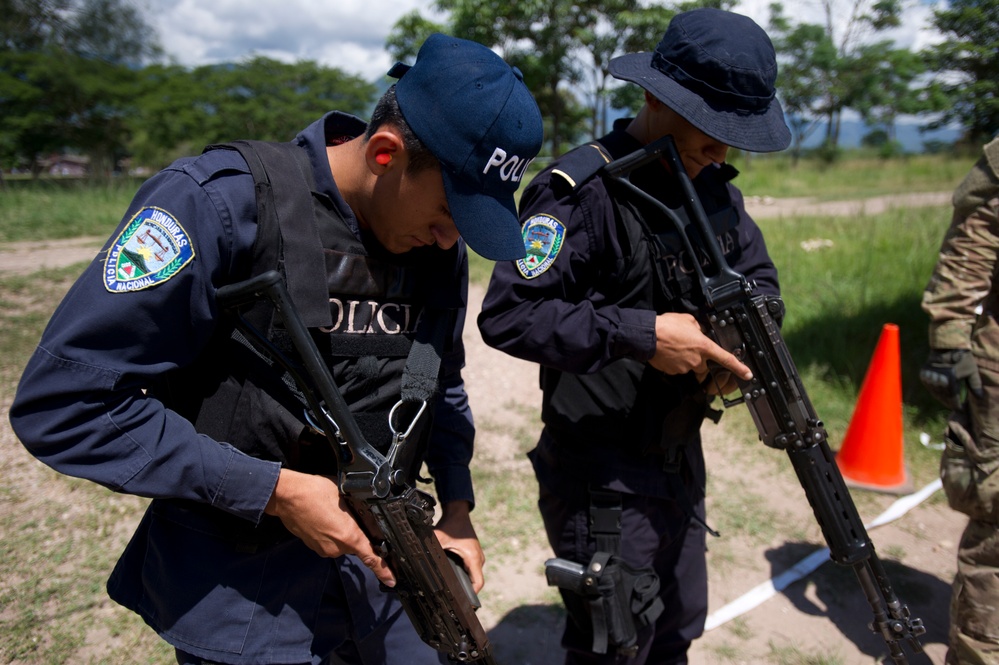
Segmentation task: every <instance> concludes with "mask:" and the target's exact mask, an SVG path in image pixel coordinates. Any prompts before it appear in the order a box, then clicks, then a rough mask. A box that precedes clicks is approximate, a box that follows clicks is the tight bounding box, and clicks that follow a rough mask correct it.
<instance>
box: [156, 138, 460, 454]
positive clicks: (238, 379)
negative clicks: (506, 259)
mask: <svg viewBox="0 0 999 665" xmlns="http://www.w3.org/2000/svg"><path fill="white" fill-rule="evenodd" d="M209 149H234V150H238V151H239V152H240V153H241V154H242V155H243V157H244V159H246V161H247V164H248V165H249V167H250V170H251V173H252V174H253V177H254V183H255V188H256V196H257V208H258V218H257V236H256V240H255V244H254V257H253V267H252V272H251V275H249V276H254V275H257V274H260V273H263V272H266V271H268V270H273V269H277V270H279V271H280V272H281V273H282V275H283V276H284V278H285V281H286V284H287V287H288V291H289V294H290V295H291V298H292V301H293V302H294V304H295V307H296V309H298V310H299V313H300V314H301V315H302V317H303V319H304V321H305V324H306V326H307V327H308V328H309V330H310V332H311V333H312V337H313V339H314V340H315V342H316V345H317V347H318V348H319V350H320V353H321V354H322V356H323V358H324V359H325V361H326V364H327V365H328V366H329V367H330V369H331V371H332V374H333V377H334V380H335V382H336V384H337V386H338V388H339V389H340V392H341V393H342V394H343V397H344V400H345V401H346V402H347V404H348V406H349V407H350V410H351V412H352V413H353V414H354V416H355V418H356V419H357V421H358V425H359V427H360V429H361V431H362V433H363V434H364V435H365V438H367V440H368V441H369V442H370V443H371V444H373V445H374V446H375V447H377V448H379V449H381V450H382V451H384V450H385V448H386V447H387V446H388V444H389V442H390V441H391V433H390V429H389V424H388V415H389V411H390V410H391V408H392V407H393V405H395V404H396V403H397V402H398V401H399V399H400V391H401V377H402V375H403V369H404V366H405V364H406V360H407V356H408V355H409V352H410V349H411V347H412V345H413V340H414V338H415V336H416V335H417V331H418V330H421V331H425V328H420V327H419V326H420V322H421V321H422V320H425V319H427V318H434V319H435V320H437V319H439V318H440V317H444V318H446V320H447V322H446V324H445V325H446V326H447V330H448V331H450V330H451V326H452V324H453V317H454V313H455V311H456V309H457V307H459V306H460V303H458V302H449V301H447V300H445V296H443V295H441V292H442V291H445V289H442V288H441V285H447V284H454V283H455V281H456V280H458V279H460V264H459V252H458V248H457V247H454V248H452V249H451V250H447V251H445V250H441V249H439V248H437V247H425V248H419V249H415V250H413V251H411V252H408V253H407V254H406V255H404V256H395V255H389V254H387V253H384V252H381V253H379V251H378V249H370V248H369V247H368V246H367V245H366V244H365V243H364V242H362V240H359V239H358V238H357V237H356V236H355V235H354V233H353V231H352V230H351V229H350V227H349V226H348V225H347V223H346V222H345V221H344V220H343V219H342V218H341V217H340V216H339V214H338V212H337V210H336V207H335V206H334V205H333V202H332V201H331V200H330V199H329V197H327V196H326V195H324V194H322V193H319V192H316V191H315V185H314V179H313V175H312V168H311V165H310V163H309V160H308V157H307V155H306V153H305V151H304V150H303V149H302V148H300V147H298V146H296V145H294V144H292V143H263V142H249V141H247V142H243V141H240V142H234V143H232V144H228V145H223V146H212V147H210V148H209ZM372 246H373V247H377V244H376V243H374V242H373V241H372ZM431 315H433V316H432V317H431ZM245 318H246V319H247V320H248V321H249V322H250V323H252V324H253V325H254V327H256V328H257V329H258V330H260V331H265V333H266V335H267V337H268V339H269V340H270V341H271V342H272V343H274V344H275V345H276V346H277V347H278V348H279V349H281V350H282V351H284V352H285V353H286V354H288V355H289V356H291V357H292V358H293V359H294V358H295V357H296V356H297V354H295V352H294V349H293V348H292V347H291V344H290V341H289V339H288V336H287V334H286V333H285V332H284V330H283V328H282V326H281V324H280V319H279V318H278V317H276V316H275V314H274V312H273V308H272V307H271V306H270V304H269V303H266V302H260V303H258V304H257V305H256V306H254V307H253V308H252V309H250V310H249V312H248V313H247V314H246V316H245ZM156 394H157V396H158V397H160V398H161V399H162V400H163V401H164V402H165V403H166V404H167V406H169V407H170V408H173V409H175V410H177V411H179V412H180V413H181V415H183V416H185V417H187V418H188V419H190V420H191V421H192V422H194V424H195V427H196V428H197V430H198V431H199V432H201V433H203V434H206V435H208V436H210V437H212V438H214V439H216V440H218V441H223V442H227V443H230V444H232V445H233V446H235V447H236V448H238V449H240V450H242V451H243V452H246V453H247V454H250V455H252V456H254V457H259V458H263V459H269V460H277V461H280V462H281V463H282V464H283V465H285V466H288V467H290V468H296V469H300V470H305V471H309V472H312V473H321V472H332V471H334V470H335V461H334V459H333V457H332V455H331V454H330V449H329V446H328V445H326V442H325V440H324V439H323V438H322V437H318V436H313V435H310V428H309V427H308V426H307V424H306V423H307V420H306V415H305V410H306V406H305V402H304V400H303V399H302V397H301V395H300V393H299V391H298V388H297V387H296V386H295V385H294V384H293V382H292V381H291V380H290V377H288V376H287V375H285V374H284V373H283V372H282V371H279V370H278V369H277V368H276V367H274V366H273V364H272V362H271V360H270V359H267V358H263V357H261V355H260V354H259V353H257V352H256V351H254V350H253V349H252V348H250V346H249V345H248V344H247V343H246V341H245V340H243V339H242V337H241V335H240V334H239V333H238V332H235V331H234V329H233V326H232V324H231V322H230V321H228V320H226V319H223V321H222V324H221V325H220V326H219V329H218V331H217V333H216V335H215V336H214V338H213V340H212V342H211V343H210V345H209V347H208V349H206V351H205V352H204V353H203V354H202V356H201V357H200V358H199V360H198V361H197V362H195V363H193V365H192V366H191V367H190V368H186V369H184V370H181V371H178V372H175V373H173V374H171V375H170V376H169V377H167V379H166V380H165V381H164V382H163V385H161V386H158V387H157V390H156ZM428 412H432V408H431V409H428ZM428 429H429V427H427V428H425V430H428ZM316 444H318V445H316Z"/></svg>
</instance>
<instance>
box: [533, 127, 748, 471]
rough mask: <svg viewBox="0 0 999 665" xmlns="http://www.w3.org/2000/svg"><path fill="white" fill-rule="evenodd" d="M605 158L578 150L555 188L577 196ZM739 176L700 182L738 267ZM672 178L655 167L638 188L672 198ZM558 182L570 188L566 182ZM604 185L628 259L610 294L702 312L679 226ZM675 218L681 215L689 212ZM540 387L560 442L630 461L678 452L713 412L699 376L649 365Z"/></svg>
mask: <svg viewBox="0 0 999 665" xmlns="http://www.w3.org/2000/svg"><path fill="white" fill-rule="evenodd" d="M611 136H612V137H613V135H611ZM608 161H610V156H609V154H608V152H607V150H606V149H605V147H604V146H599V145H596V144H590V145H586V146H581V147H579V148H576V149H575V150H573V151H572V152H570V153H568V154H566V155H565V156H563V157H562V158H561V159H560V160H559V164H558V166H557V169H556V172H555V174H554V175H553V177H552V185H551V186H552V187H553V188H555V187H560V186H568V187H571V189H572V195H575V193H576V192H578V191H579V190H580V189H581V188H582V187H583V186H584V185H585V184H586V183H587V181H589V180H590V179H591V178H593V177H599V176H598V173H599V170H600V168H601V167H602V166H603V165H604V164H606V163H608ZM734 175H735V170H734V169H732V168H731V167H724V166H723V167H722V168H721V169H717V170H714V171H711V172H708V173H706V174H705V176H706V177H704V178H699V179H698V183H696V186H697V190H698V193H699V195H700V198H701V201H702V203H703V205H704V207H705V210H706V212H707V214H708V216H709V218H710V221H711V225H712V227H713V228H714V230H715V232H716V234H717V235H718V238H719V240H720V241H721V243H722V248H723V250H724V252H725V254H726V257H727V258H728V260H729V262H730V264H732V265H735V264H736V262H737V261H738V258H739V255H740V253H741V247H740V245H739V242H738V228H737V227H738V214H737V212H736V211H735V209H734V208H733V206H732V201H731V198H730V196H729V194H728V189H727V187H726V186H725V183H726V182H727V181H728V180H730V179H731V178H732V177H734ZM666 177H668V176H667V174H666V173H665V172H664V171H663V169H662V167H661V166H660V165H658V164H653V165H650V166H649V167H646V168H643V169H638V170H636V172H634V173H633V174H632V182H633V183H634V184H636V185H637V186H639V187H641V188H642V189H644V190H645V191H648V192H656V193H659V194H660V196H662V195H665V196H669V195H670V194H671V193H672V190H677V189H678V187H670V186H669V185H668V184H663V183H662V181H663V179H664V178H666ZM559 178H561V179H564V181H565V182H564V183H559V182H558V179H559ZM603 184H604V186H605V187H606V189H607V194H608V195H609V196H610V197H611V198H612V199H613V202H614V206H615V211H616V217H617V219H618V220H619V227H618V233H619V234H620V238H621V239H620V246H621V247H622V249H623V251H624V252H625V253H626V255H625V256H623V257H622V259H623V265H624V266H625V267H624V272H623V275H622V277H621V278H620V280H619V281H618V282H617V283H615V284H613V285H608V286H607V287H606V288H613V289H615V290H616V293H615V294H614V295H615V299H614V300H615V302H616V303H617V304H618V305H620V306H622V307H628V308H637V309H651V310H654V311H655V312H656V313H663V312H670V311H673V312H690V313H695V312H696V310H697V307H698V304H699V303H700V302H701V294H700V286H699V284H698V283H697V281H696V273H694V270H693V264H692V263H691V261H692V260H694V259H693V257H690V256H689V253H688V252H687V251H685V250H684V249H683V244H682V242H681V239H680V237H679V236H678V235H677V231H676V229H675V228H674V226H673V224H672V223H671V222H670V221H669V220H668V219H665V218H664V217H663V214H662V213H661V212H660V211H658V210H656V209H654V208H653V207H652V206H651V205H649V204H648V203H647V202H644V201H640V200H636V199H637V197H636V196H634V195H633V194H630V193H629V192H628V191H627V190H625V189H624V187H623V186H621V185H619V184H617V183H615V182H614V181H613V180H612V179H609V178H605V179H604V180H603ZM664 202H665V203H666V204H667V205H668V206H669V207H670V208H673V209H678V208H679V202H678V201H676V202H673V201H669V200H665V201H664ZM677 212H678V214H680V215H683V214H684V213H683V211H682V210H677ZM694 244H695V247H696V246H697V243H696V242H695V243H694ZM696 260H699V261H702V263H703V261H704V260H705V257H704V255H703V254H700V255H699V256H698V257H696ZM541 385H542V390H543V391H544V393H545V400H544V407H543V413H542V419H543V420H544V422H545V425H546V426H547V427H548V428H549V429H550V430H551V432H552V433H553V434H554V435H555V437H556V438H557V439H558V440H561V441H567V442H568V441H574V442H576V444H574V445H578V444H582V445H583V446H586V445H589V446H590V447H593V448H595V449H596V448H599V447H602V446H606V445H608V443H610V444H611V445H613V446H615V447H616V448H617V449H618V450H620V451H622V452H626V451H628V452H630V453H632V454H667V455H671V454H672V453H673V452H674V451H675V450H676V448H677V447H679V446H683V445H686V444H690V443H695V442H696V441H698V440H699V431H700V427H701V423H702V422H703V420H704V417H705V415H706V413H707V412H708V405H707V397H706V395H705V393H704V391H703V390H702V389H701V388H700V387H699V386H698V385H697V381H696V379H695V378H694V376H693V374H692V373H689V374H686V375H681V376H671V375H666V374H663V373H662V372H660V371H658V370H656V369H654V368H653V367H651V366H650V365H648V364H647V363H643V362H639V361H636V360H632V359H628V358H623V359H619V360H616V361H614V362H612V363H610V364H609V365H607V366H606V367H604V368H603V369H601V370H600V371H598V372H595V373H592V374H585V375H577V374H569V373H564V372H560V371H558V370H556V369H552V368H547V367H543V368H542V369H541Z"/></svg>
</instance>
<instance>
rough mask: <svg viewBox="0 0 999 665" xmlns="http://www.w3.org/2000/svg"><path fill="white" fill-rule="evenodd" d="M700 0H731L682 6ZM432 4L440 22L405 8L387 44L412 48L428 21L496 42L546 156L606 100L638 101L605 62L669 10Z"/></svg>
mask: <svg viewBox="0 0 999 665" xmlns="http://www.w3.org/2000/svg"><path fill="white" fill-rule="evenodd" d="M705 4H708V5H712V6H723V5H724V6H730V5H731V0H707V1H706V2H704V1H701V2H692V3H687V4H686V5H684V8H686V7H687V6H702V5H705ZM434 9H436V10H437V11H440V12H444V13H446V14H447V16H448V25H447V26H446V27H445V26H439V25H436V24H432V23H430V22H428V21H426V20H425V19H422V18H421V17H420V16H419V14H418V13H411V14H407V15H406V16H405V17H403V19H401V20H400V21H399V22H398V23H397V24H396V25H395V27H394V28H393V32H392V35H391V37H390V40H389V49H390V51H391V52H392V53H393V54H394V55H396V56H397V57H398V56H400V55H410V56H411V55H414V54H415V50H416V48H415V45H416V44H418V43H422V40H423V39H425V38H426V35H427V34H428V33H429V31H431V29H442V30H444V31H445V32H450V33H451V34H454V35H457V36H459V37H463V38H465V39H471V40H473V41H477V42H479V43H481V44H486V45H487V46H490V47H492V48H496V49H497V50H499V51H500V52H501V53H502V54H503V56H504V58H506V59H507V60H508V61H509V62H511V63H512V64H514V65H516V66H517V67H519V68H520V70H521V71H522V72H523V74H524V81H525V83H526V84H527V86H528V87H529V88H530V89H531V91H532V92H533V93H534V97H535V99H536V100H537V102H538V106H539V107H540V109H541V114H542V117H543V118H544V119H545V134H546V137H547V141H548V145H549V151H550V153H551V154H552V155H553V156H557V155H559V154H560V153H561V152H562V150H563V149H565V148H566V147H568V146H571V145H573V144H575V143H577V142H578V140H579V137H580V136H581V135H582V134H583V133H584V132H587V133H589V134H590V135H591V136H598V135H600V134H602V133H604V132H605V131H606V129H607V121H608V118H609V112H610V108H611V107H618V108H630V107H632V106H633V105H637V104H638V103H639V100H640V99H641V90H637V86H612V85H611V83H612V78H611V77H610V74H609V69H608V66H609V62H610V60H611V58H613V57H615V56H616V55H619V54H620V53H622V52H629V51H648V50H651V49H652V48H654V47H655V44H656V43H657V42H658V41H659V38H660V37H661V36H662V33H663V31H664V30H665V27H666V24H667V23H668V20H669V18H670V17H671V16H672V14H673V13H674V10H672V9H666V8H664V7H663V6H660V5H652V6H648V3H645V2H641V0H575V1H574V0H517V1H514V0H437V1H436V2H435V3H434ZM630 89H636V90H630ZM581 100H582V101H581Z"/></svg>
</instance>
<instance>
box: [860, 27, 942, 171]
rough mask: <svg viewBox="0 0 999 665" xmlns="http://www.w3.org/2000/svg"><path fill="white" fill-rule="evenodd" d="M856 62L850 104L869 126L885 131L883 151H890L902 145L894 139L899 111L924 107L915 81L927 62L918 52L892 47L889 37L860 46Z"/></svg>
mask: <svg viewBox="0 0 999 665" xmlns="http://www.w3.org/2000/svg"><path fill="white" fill-rule="evenodd" d="M854 63H855V68H854V70H853V71H852V72H851V73H852V81H851V86H852V88H853V90H854V98H853V100H852V101H851V103H850V106H851V107H852V108H853V109H854V110H856V111H858V112H859V113H860V116H861V118H863V120H864V122H865V123H866V124H867V125H868V126H869V127H872V128H874V129H876V130H881V131H882V132H883V133H884V136H885V147H884V150H883V152H884V153H885V154H886V155H890V153H892V152H893V151H897V150H898V149H899V146H898V143H897V141H896V140H895V121H896V120H897V118H898V116H899V114H903V113H904V114H915V113H918V112H920V111H922V110H924V106H925V105H924V104H923V102H922V101H921V99H920V96H919V93H918V90H916V89H915V88H914V82H915V81H916V79H917V78H918V77H919V76H920V75H921V74H923V72H925V70H926V66H925V63H924V61H923V59H922V58H921V57H920V56H919V55H918V54H916V53H913V52H912V51H909V50H907V49H896V48H893V46H892V44H891V43H890V42H886V41H882V42H877V43H875V44H868V45H866V46H863V47H861V48H860V49H859V51H858V54H857V58H856V59H855V60H854Z"/></svg>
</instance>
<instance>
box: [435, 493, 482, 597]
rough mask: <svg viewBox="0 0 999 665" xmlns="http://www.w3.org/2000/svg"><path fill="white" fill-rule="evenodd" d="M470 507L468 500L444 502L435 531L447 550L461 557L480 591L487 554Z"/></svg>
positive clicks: (442, 545)
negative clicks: (476, 531)
mask: <svg viewBox="0 0 999 665" xmlns="http://www.w3.org/2000/svg"><path fill="white" fill-rule="evenodd" d="M470 508H471V506H469V503H468V501H449V502H448V503H446V504H444V506H443V508H442V514H441V519H440V522H438V523H437V526H436V527H435V533H436V534H437V540H439V541H440V543H441V547H443V548H444V550H445V551H446V552H454V553H455V554H457V555H458V556H459V557H461V561H462V564H463V565H464V567H465V571H466V572H467V573H468V577H469V579H470V580H471V582H472V588H473V589H474V590H475V593H478V592H479V591H481V590H482V587H483V586H485V577H484V576H483V574H482V566H483V565H484V564H485V562H486V554H485V552H483V551H482V545H481V544H480V543H479V537H478V536H477V535H475V528H474V527H473V526H472V518H471V516H470V515H469V511H470Z"/></svg>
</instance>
